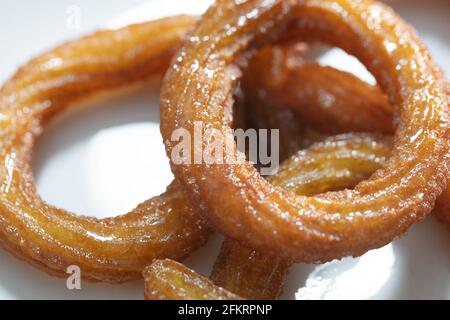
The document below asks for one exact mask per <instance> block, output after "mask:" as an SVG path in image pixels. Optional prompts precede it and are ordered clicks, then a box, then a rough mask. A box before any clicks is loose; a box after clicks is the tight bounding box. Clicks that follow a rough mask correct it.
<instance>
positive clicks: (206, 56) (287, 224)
mask: <svg viewBox="0 0 450 320" xmlns="http://www.w3.org/2000/svg"><path fill="white" fill-rule="evenodd" d="M285 28H287V29H285ZM283 29H285V30H287V32H286V33H283V32H282V31H283ZM283 35H296V36H297V37H298V38H299V39H302V38H304V39H308V38H313V39H315V40H320V41H325V42H327V43H329V44H332V45H336V46H338V47H341V48H343V49H344V50H346V51H347V52H349V53H350V54H353V55H355V56H356V57H358V58H359V59H360V60H361V61H362V62H363V63H364V64H365V65H366V67H367V68H368V69H369V71H371V72H372V73H373V74H374V76H375V78H376V79H377V81H378V83H379V84H380V87H381V88H382V89H383V91H384V92H385V93H386V94H387V96H388V98H389V102H390V104H391V105H393V106H395V109H394V117H395V119H394V120H395V123H396V124H397V126H396V128H397V129H396V133H395V137H394V147H393V151H392V154H391V157H390V159H389V160H388V161H387V163H386V165H385V166H383V168H381V169H379V170H378V171H377V172H376V173H375V174H374V175H372V176H371V177H370V178H369V179H368V180H365V181H363V182H361V183H359V184H358V185H357V186H356V187H355V188H354V189H352V190H343V191H338V192H329V193H325V194H321V195H317V196H312V197H305V196H297V195H295V194H294V193H293V192H292V191H288V190H284V189H283V188H281V187H277V186H274V185H272V184H270V183H269V182H267V181H266V180H265V179H264V178H263V177H261V176H260V175H259V174H258V173H257V171H256V170H255V169H254V168H253V166H252V165H251V164H250V163H244V164H236V163H233V161H231V160H232V159H236V155H237V154H238V151H237V150H235V149H231V148H225V150H224V155H225V156H224V157H225V161H226V164H207V163H202V164H200V165H195V166H194V165H176V164H173V163H172V170H173V172H174V174H175V176H176V177H177V178H178V179H180V181H181V182H182V183H183V185H184V186H185V188H186V189H187V190H189V191H190V194H191V195H192V196H193V197H194V198H195V199H196V200H197V201H200V202H201V203H202V204H203V205H205V207H206V208H208V210H207V211H205V212H204V214H205V216H206V217H208V218H209V220H210V221H211V222H212V224H213V226H214V227H215V228H216V229H217V230H219V231H221V232H223V233H224V234H226V235H227V236H229V237H231V238H233V239H236V240H239V241H242V242H245V243H247V244H248V245H249V246H251V247H253V248H259V249H262V250H267V251H274V252H280V253H282V254H284V255H286V256H289V257H291V258H293V259H295V260H296V261H304V262H324V261H329V260H331V259H335V258H341V257H344V256H349V255H353V256H357V255H361V254H363V253H364V252H366V251H367V250H370V249H373V248H378V247H381V246H383V245H385V244H387V243H389V242H390V241H392V240H393V239H394V238H395V237H397V236H400V235H402V234H404V233H406V232H407V230H408V228H409V227H410V226H411V224H413V223H415V222H417V221H420V220H422V219H423V218H424V217H425V216H426V215H427V214H428V213H430V211H431V209H432V208H433V206H434V202H435V200H436V197H437V196H438V195H439V194H440V193H441V192H442V191H443V189H444V187H445V186H446V183H447V176H448V169H449V168H448V164H449V153H448V151H449V145H448V136H449V128H448V123H449V122H448V105H447V101H446V97H445V94H444V80H443V78H442V75H441V73H440V71H439V70H438V68H437V67H436V65H435V64H434V63H433V61H432V59H431V56H430V54H429V52H428V50H427V49H426V48H425V46H424V45H423V44H422V43H421V42H420V40H419V39H418V37H417V35H416V34H415V32H414V31H413V30H412V28H411V27H410V26H408V25H407V24H406V23H405V22H404V21H403V20H402V19H401V18H400V17H398V16H397V15H396V14H395V13H394V12H393V11H392V10H391V9H390V8H388V7H387V6H385V5H383V4H380V3H376V2H372V1H369V0H360V1H351V0H321V1H314V0H305V1H289V0H271V1H266V0H248V1H225V0H219V1H217V2H216V3H215V4H214V5H213V6H212V7H210V9H209V10H208V12H207V13H206V14H205V15H204V16H203V18H202V20H201V22H200V23H199V24H198V25H197V27H196V29H195V31H194V32H193V33H192V34H191V36H190V37H189V39H188V40H187V41H186V42H185V44H184V45H183V47H182V48H181V49H180V51H179V52H178V54H177V57H176V58H175V59H174V60H173V62H174V65H173V66H172V67H171V68H170V69H169V71H168V72H167V73H166V76H165V80H164V84H163V88H162V95H161V96H162V99H161V131H162V134H163V137H164V141H165V144H166V150H167V152H168V154H169V155H170V154H171V151H172V149H173V147H174V142H172V141H171V140H170V135H171V133H172V132H173V131H174V130H175V129H177V128H184V129H188V130H190V131H191V132H192V130H193V124H194V122H195V121H202V122H203V124H204V126H205V127H206V128H214V129H217V130H219V131H220V132H222V133H223V134H224V136H225V137H226V139H228V138H229V136H230V135H231V134H232V132H231V130H230V127H229V123H230V121H231V120H230V116H229V115H230V108H231V105H232V92H233V89H234V86H235V84H236V82H237V80H238V79H239V77H240V76H241V73H240V67H239V66H240V65H242V63H245V62H246V61H247V59H248V58H249V57H250V56H251V53H252V52H253V49H255V48H258V47H260V46H261V45H263V44H265V43H267V42H268V41H272V42H273V41H277V39H281V40H283ZM193 79H195V81H193ZM203 147H207V142H205V141H204V142H203ZM229 159H231V160H229Z"/></svg>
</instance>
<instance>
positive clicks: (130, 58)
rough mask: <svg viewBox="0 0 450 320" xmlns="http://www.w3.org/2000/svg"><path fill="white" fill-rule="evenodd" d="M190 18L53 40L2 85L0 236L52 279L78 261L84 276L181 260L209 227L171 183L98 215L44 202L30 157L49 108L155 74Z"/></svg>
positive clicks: (137, 272)
mask: <svg viewBox="0 0 450 320" xmlns="http://www.w3.org/2000/svg"><path fill="white" fill-rule="evenodd" d="M195 21H196V18H194V17H188V16H180V17H173V18H167V19H162V20H158V21H153V22H149V23H144V24H137V25H132V26H129V27H126V28H123V29H120V30H114V31H101V32H97V33H95V34H93V35H89V36H86V37H83V38H81V39H79V40H76V41H74V42H69V43H67V44H64V45H62V46H60V47H57V48H55V49H53V50H52V51H50V52H49V53H46V54H43V55H41V56H39V57H38V58H36V59H33V60H32V61H31V62H29V63H28V64H27V65H26V66H24V67H22V68H21V69H20V70H19V71H18V72H17V73H16V75H15V76H14V77H13V78H12V79H11V80H9V81H8V82H7V83H6V84H5V85H4V87H3V88H2V89H1V91H0V102H1V103H0V108H1V109H0V141H1V142H0V146H1V148H0V161H1V163H2V165H1V166H0V179H1V180H0V188H1V189H0V191H1V192H0V241H1V244H2V245H3V246H4V247H6V248H7V249H8V250H9V251H11V252H12V253H14V254H15V255H16V256H18V257H20V258H22V259H24V260H27V261H28V262H30V263H32V264H33V265H34V266H36V267H38V268H40V269H43V270H44V271H46V272H48V273H50V274H53V275H58V276H64V275H66V268H67V267H68V266H69V265H77V266H79V267H80V269H81V276H82V277H83V278H84V279H88V280H98V281H107V282H123V281H127V280H131V279H137V278H141V277H142V270H143V269H144V267H145V266H146V265H148V264H149V263H151V262H152V261H153V259H155V258H169V257H170V258H173V259H181V258H183V257H185V256H187V255H188V254H189V253H190V252H192V251H193V250H195V249H196V248H198V247H199V246H201V245H202V244H203V243H204V242H205V241H206V238H207V236H208V234H209V228H208V226H207V224H206V223H205V221H204V220H203V219H202V218H201V217H200V215H199V214H198V212H197V211H198V210H197V207H196V206H193V205H191V204H190V202H189V200H188V198H186V197H185V195H184V193H183V190H182V188H181V186H180V184H178V183H177V182H173V183H172V184H171V185H170V186H169V187H168V189H167V191H166V192H165V193H164V194H162V195H160V196H159V197H154V198H152V199H150V200H147V201H146V202H144V203H142V204H141V205H139V206H138V207H137V208H136V209H134V210H132V211H131V212H130V213H128V214H126V215H122V216H118V217H114V218H107V219H96V218H93V217H84V216H76V215H73V214H71V213H69V212H67V211H65V210H62V209H58V208H55V207H53V206H51V205H48V204H47V203H45V202H44V201H43V200H42V199H41V198H40V197H39V195H38V194H37V191H36V188H35V186H34V182H33V176H32V172H31V166H30V159H31V152H32V147H33V142H34V140H35V139H36V137H37V136H38V135H39V134H40V132H41V131H42V126H43V125H44V124H45V123H46V122H47V121H48V120H49V119H50V118H51V117H52V116H53V115H55V114H57V113H59V112H60V111H62V110H64V109H66V107H67V106H68V105H69V104H71V103H73V102H76V101H78V100H80V99H82V98H86V97H88V96H90V95H91V94H93V93H97V92H99V91H102V90H107V89H114V88H118V87H124V86H128V85H129V84H132V83H137V82H141V81H143V80H146V79H148V78H149V77H151V76H158V75H161V74H162V73H163V72H164V71H165V70H166V69H167V67H168V64H169V61H170V58H171V57H172V55H173V53H174V51H175V50H176V49H177V48H178V46H179V44H180V42H181V40H182V38H183V37H184V35H185V33H186V31H187V30H189V29H191V28H192V27H193V25H194V23H195Z"/></svg>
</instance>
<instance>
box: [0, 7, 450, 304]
mask: <svg viewBox="0 0 450 320" xmlns="http://www.w3.org/2000/svg"><path fill="white" fill-rule="evenodd" d="M3 2H6V3H3ZM389 2H390V3H392V4H393V5H394V7H395V8H396V9H397V11H398V12H399V13H400V14H401V15H402V16H403V17H404V18H405V19H406V20H408V21H409V22H411V23H412V24H413V25H414V26H415V27H416V28H417V29H418V30H419V33H420V35H421V36H422V38H423V40H424V41H425V42H426V43H427V44H428V45H429V46H430V48H431V50H432V52H433V54H434V56H435V58H436V60H437V61H438V62H439V63H440V64H441V66H442V67H444V69H445V70H446V72H447V74H450V61H449V60H448V59H447V57H448V55H449V53H450V50H449V47H450V41H449V39H450V21H449V17H448V14H449V13H450V2H448V1H446V0H441V1H439V0H434V1H427V2H423V1H421V0H414V1H411V0H392V1H389ZM209 3H210V0H195V1H186V0H153V1H142V0H128V1H121V0H114V1H111V0H108V1H107V0H102V1H90V0H63V1H52V0H45V1H39V2H37V1H25V0H22V1H2V10H1V11H0V21H2V28H0V39H2V43H3V48H2V50H0V66H1V68H0V80H1V81H4V80H6V79H7V78H8V77H9V76H10V75H11V74H12V73H13V72H14V70H15V69H16V68H17V67H18V66H20V65H21V64H22V63H24V62H26V61H27V60H28V59H29V58H30V57H32V56H33V55H36V54H38V53H40V52H42V51H43V50H45V49H48V48H50V47H52V46H53V45H56V44H58V43H60V42H62V41H65V40H68V39H71V38H74V37H76V36H78V35H80V34H84V33H87V32H89V31H92V30H95V29H98V28H99V27H119V26H122V25H125V24H127V23H130V22H137V21H142V20H146V19H152V18H157V17H162V16H165V15H170V14H176V13H201V12H203V10H204V9H205V8H206V7H207V5H208V4H209ZM5 44H6V46H5ZM321 61H322V62H323V63H327V64H332V65H335V66H338V67H339V68H341V69H345V70H350V71H353V72H354V73H356V74H357V75H359V76H361V77H362V78H365V79H370V75H368V74H367V71H366V70H365V69H364V68H363V67H361V65H360V64H359V63H358V62H356V61H355V59H352V58H351V57H348V56H346V55H345V54H343V53H342V52H340V51H338V50H334V51H333V52H331V53H328V54H326V55H325V56H324V57H322V59H321ZM157 95H158V92H157V90H156V89H150V88H149V89H147V90H141V91H139V92H137V93H133V94H131V95H129V96H126V97H121V98H117V99H114V100H113V101H109V102H104V103H102V104H101V105H98V106H97V107H95V108H90V109H85V110H83V111H79V112H76V113H72V114H70V115H64V116H62V117H60V118H59V119H58V120H57V121H55V122H54V123H53V124H52V125H51V126H50V127H49V128H48V130H46V132H45V134H44V136H43V137H42V138H41V139H40V140H39V143H38V146H37V148H36V154H35V159H34V173H35V176H36V180H37V183H38V189H39V192H40V193H41V194H42V196H43V197H44V199H46V200H47V201H49V202H51V203H52V204H55V205H58V206H61V207H64V208H66V209H69V210H71V211H74V212H77V213H83V214H91V215H96V216H99V217H104V216H108V215H115V214H119V213H122V212H126V211H128V210H130V209H132V208H133V207H134V206H135V205H136V204H137V203H138V202H140V201H143V200H145V199H147V198H149V197H150V196H153V195H156V194H158V193H160V192H162V191H164V189H165V187H166V185H167V184H168V183H169V182H170V180H171V177H172V175H171V173H170V170H169V166H168V161H167V159H166V156H165V153H164V148H163V145H162V142H161V137H160V133H159V128H158V125H159V124H158V123H159V119H158V118H159V115H158V107H157ZM220 241H221V237H219V236H215V237H213V238H212V239H211V241H210V242H209V243H208V245H207V246H206V247H205V248H203V249H201V250H200V251H199V252H197V253H195V254H194V255H193V256H192V257H190V258H189V259H188V260H187V261H186V263H187V264H188V265H189V266H190V267H193V268H194V269H195V270H197V271H199V272H201V273H203V274H208V273H209V271H210V269H211V265H212V262H213V260H214V258H215V256H216V254H217V252H218V248H219V245H220ZM449 271H450V235H449V233H448V232H447V231H446V230H445V229H444V228H443V227H442V226H441V225H439V224H438V223H437V222H435V220H434V218H432V217H430V218H429V219H427V220H426V221H425V222H424V223H421V224H418V225H416V226H414V227H413V228H412V229H411V232H410V233H409V234H408V235H407V236H406V237H404V238H401V239H398V240H396V241H394V242H393V243H392V244H389V245H388V246H386V247H384V248H381V249H378V250H373V251H371V252H369V253H367V254H365V255H364V256H362V257H360V258H356V259H353V258H347V259H344V260H342V261H333V262H330V263H327V264H324V265H320V266H313V265H305V264H301V265H298V266H296V267H295V268H293V270H292V272H291V273H290V275H289V277H288V281H287V284H286V288H285V293H284V295H283V298H286V299H294V298H298V299H311V298H320V299H322V298H323V299H334V298H340V299H347V298H356V299H391V298H403V299H404V298H450V272H449ZM142 290H143V284H142V282H141V281H137V282H134V283H129V284H125V285H107V284H89V283H82V289H81V290H74V291H70V290H68V289H66V283H65V279H58V278H53V277H50V276H48V275H46V274H45V273H43V272H41V271H38V270H36V269H34V268H33V267H31V266H29V265H28V264H26V263H24V262H22V261H19V260H17V259H15V258H14V257H12V256H11V255H10V254H8V253H6V252H5V251H4V250H0V298H3V299H23V298H38V299H46V298H51V299H52V298H54V299H79V298H84V299H91V298H98V299H141V298H142Z"/></svg>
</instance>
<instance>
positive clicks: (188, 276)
mask: <svg viewBox="0 0 450 320" xmlns="http://www.w3.org/2000/svg"><path fill="white" fill-rule="evenodd" d="M144 281H145V289H144V298H145V299H146V300H239V299H241V298H240V297H239V296H237V295H235V294H233V293H231V292H229V291H227V290H225V289H222V288H220V287H218V286H216V285H214V284H213V283H212V281H211V280H209V279H208V278H206V277H204V276H201V275H199V274H198V273H196V272H194V271H192V270H191V269H189V268H187V267H186V266H184V265H182V264H181V263H178V262H175V261H173V260H169V259H165V260H156V261H155V262H153V263H152V264H151V265H150V266H148V267H147V268H146V269H145V271H144Z"/></svg>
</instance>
